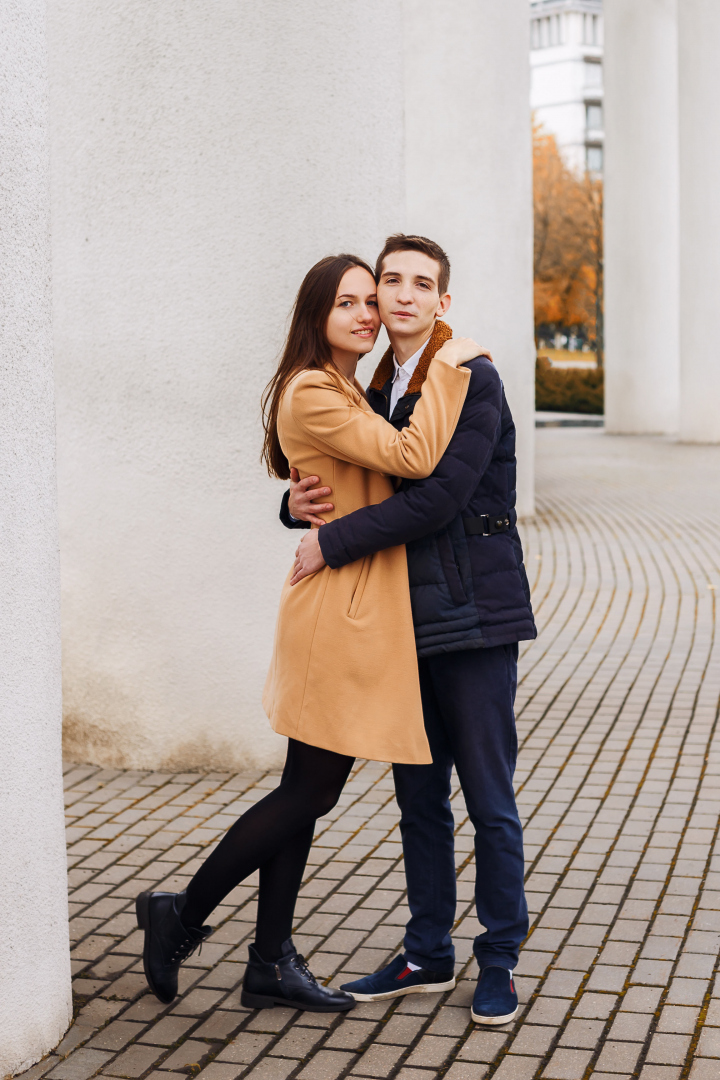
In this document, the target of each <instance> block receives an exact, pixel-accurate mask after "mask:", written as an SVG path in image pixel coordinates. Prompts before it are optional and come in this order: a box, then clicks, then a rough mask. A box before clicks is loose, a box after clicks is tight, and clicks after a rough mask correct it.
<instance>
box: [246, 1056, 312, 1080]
mask: <svg viewBox="0 0 720 1080" xmlns="http://www.w3.org/2000/svg"><path fill="white" fill-rule="evenodd" d="M299 1064H300V1062H299V1061H292V1060H291V1059H290V1058H263V1060H262V1061H260V1062H259V1063H258V1064H257V1065H255V1066H253V1068H252V1069H250V1071H249V1072H246V1073H245V1077H248V1076H251V1077H252V1078H253V1080H285V1078H286V1077H288V1076H289V1075H290V1073H291V1072H292V1071H293V1069H296V1068H297V1066H298V1065H299Z"/></svg>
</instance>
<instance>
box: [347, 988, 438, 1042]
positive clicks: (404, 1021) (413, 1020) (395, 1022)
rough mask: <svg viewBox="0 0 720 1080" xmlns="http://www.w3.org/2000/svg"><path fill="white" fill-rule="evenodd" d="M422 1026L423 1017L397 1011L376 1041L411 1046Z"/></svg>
mask: <svg viewBox="0 0 720 1080" xmlns="http://www.w3.org/2000/svg"><path fill="white" fill-rule="evenodd" d="M423 996H424V995H423ZM403 1004H405V1002H403ZM353 1011H354V1010H353ZM422 1026H423V1020H422V1017H417V1016H406V1015H403V1014H402V1013H399V1012H396V1013H395V1015H394V1016H391V1017H390V1019H389V1020H388V1022H387V1024H385V1026H384V1027H383V1028H382V1029H381V1031H380V1032H379V1034H378V1036H377V1038H376V1040H375V1041H376V1042H379V1043H394V1044H396V1045H397V1046H409V1045H410V1043H411V1042H412V1041H413V1039H414V1038H415V1036H416V1035H417V1033H418V1032H419V1031H420V1028H421V1027H422Z"/></svg>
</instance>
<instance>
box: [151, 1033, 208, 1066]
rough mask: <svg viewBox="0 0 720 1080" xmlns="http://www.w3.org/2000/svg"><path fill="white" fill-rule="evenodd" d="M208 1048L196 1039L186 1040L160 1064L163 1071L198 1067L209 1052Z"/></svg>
mask: <svg viewBox="0 0 720 1080" xmlns="http://www.w3.org/2000/svg"><path fill="white" fill-rule="evenodd" d="M210 1049H211V1048H210V1046H208V1044H207V1043H205V1042H198V1040H197V1039H187V1040H186V1041H185V1042H184V1043H183V1044H182V1046H179V1047H178V1049H177V1050H176V1051H175V1052H174V1053H172V1054H170V1056H169V1057H168V1058H166V1059H165V1061H163V1063H162V1067H163V1069H185V1068H187V1067H188V1066H189V1065H199V1064H200V1062H201V1061H202V1059H203V1058H204V1057H205V1056H206V1055H207V1054H208V1053H209V1052H210Z"/></svg>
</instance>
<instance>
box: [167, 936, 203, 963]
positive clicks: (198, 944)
mask: <svg viewBox="0 0 720 1080" xmlns="http://www.w3.org/2000/svg"><path fill="white" fill-rule="evenodd" d="M205 936H206V935H204V934H203V936H202V937H201V938H199V939H198V940H196V941H193V939H192V938H190V937H187V938H185V940H184V941H182V942H181V943H180V944H179V945H178V946H177V948H176V949H175V950H174V952H173V953H172V954H171V956H170V963H171V964H183V963H184V962H185V961H186V960H188V959H189V958H190V957H191V956H192V954H193V953H194V952H195V950H196V949H197V950H198V956H200V954H201V953H202V947H203V942H204V941H205Z"/></svg>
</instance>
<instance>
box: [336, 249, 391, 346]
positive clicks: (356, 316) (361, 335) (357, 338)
mask: <svg viewBox="0 0 720 1080" xmlns="http://www.w3.org/2000/svg"><path fill="white" fill-rule="evenodd" d="M379 330H380V315H379V313H378V306H377V296H376V292H375V279H374V278H373V276H372V274H368V272H367V270H363V268H362V266H352V267H351V268H350V269H349V270H346V271H345V273H344V274H343V276H342V281H341V282H340V285H339V287H338V291H337V296H336V297H335V303H334V304H333V308H332V311H331V312H330V315H329V316H328V321H327V325H326V327H325V334H326V336H327V340H328V344H329V346H330V348H331V349H332V351H333V353H334V354H335V353H346V354H347V353H352V354H354V355H355V356H357V354H358V353H367V352H370V350H371V349H372V347H373V345H374V344H375V339H376V338H377V336H378V331H379Z"/></svg>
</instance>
